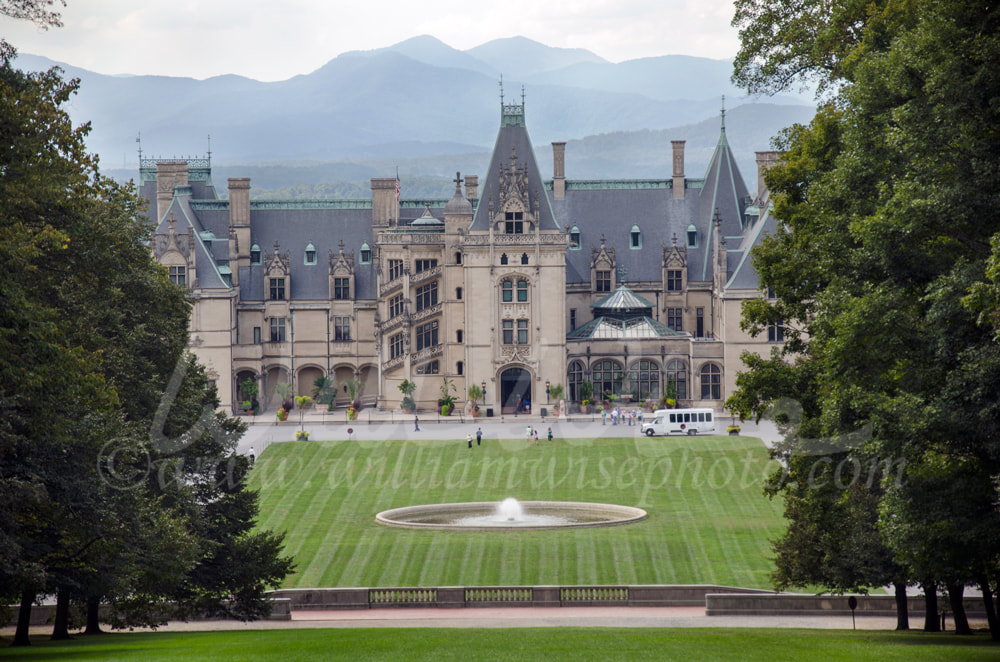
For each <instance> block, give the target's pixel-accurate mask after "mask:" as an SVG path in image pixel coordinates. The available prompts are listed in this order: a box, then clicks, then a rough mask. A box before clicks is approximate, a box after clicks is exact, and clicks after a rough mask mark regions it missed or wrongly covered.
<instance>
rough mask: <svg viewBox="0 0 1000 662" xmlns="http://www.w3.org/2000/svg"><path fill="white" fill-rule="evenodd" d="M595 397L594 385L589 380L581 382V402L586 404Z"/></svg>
mask: <svg viewBox="0 0 1000 662" xmlns="http://www.w3.org/2000/svg"><path fill="white" fill-rule="evenodd" d="M593 398H594V385H593V384H592V383H591V382H590V381H588V380H586V379H585V380H583V381H582V382H580V402H582V403H584V404H586V403H588V402H590V401H591V400H592V399H593Z"/></svg>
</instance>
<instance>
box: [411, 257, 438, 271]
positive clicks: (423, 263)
mask: <svg viewBox="0 0 1000 662" xmlns="http://www.w3.org/2000/svg"><path fill="white" fill-rule="evenodd" d="M437 265H438V261H437V260H417V261H416V273H418V274H419V273H420V272H421V271H427V270H429V269H433V268H434V267H436V266H437Z"/></svg>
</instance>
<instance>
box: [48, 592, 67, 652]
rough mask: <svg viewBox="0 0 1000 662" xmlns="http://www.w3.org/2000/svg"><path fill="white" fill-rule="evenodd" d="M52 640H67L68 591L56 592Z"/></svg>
mask: <svg viewBox="0 0 1000 662" xmlns="http://www.w3.org/2000/svg"><path fill="white" fill-rule="evenodd" d="M52 639H53V640H54V641H55V640H60V639H69V589H65V588H60V589H58V590H57V591H56V621H55V624H54V625H53V626H52Z"/></svg>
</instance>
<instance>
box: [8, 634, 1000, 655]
mask: <svg viewBox="0 0 1000 662" xmlns="http://www.w3.org/2000/svg"><path fill="white" fill-rule="evenodd" d="M33 644H34V645H33V646H31V647H30V648H9V647H3V648H0V659H16V660H59V662H72V661H75V660H88V661H89V660H142V661H143V662H160V661H167V660H199V661H205V660H209V661H211V660H219V661H220V662H221V661H226V662H230V661H233V660H275V659H281V660H297V661H299V660H394V661H395V660H408V661H411V660H416V661H419V660H434V661H435V662H447V661H449V660H456V661H461V662H466V661H467V660H477V661H478V660H484V661H491V660H505V661H516V660H538V659H544V660H546V661H547V662H560V661H561V660H568V661H570V662H580V660H629V661H630V662H632V661H635V660H662V661H665V662H670V661H672V660H684V661H688V660H713V661H720V662H727V661H729V660H741V661H744V662H756V661H758V660H760V661H763V662H781V661H783V660H825V661H829V662H841V661H842V662H869V661H871V662H876V661H877V662H892V661H894V660H899V661H900V662H902V661H906V662H915V661H922V660H934V661H935V662H948V661H950V660H956V661H959V660H961V661H963V662H975V661H977V660H995V659H997V651H998V647H997V646H996V645H995V644H991V643H990V642H989V639H988V638H987V637H986V636H982V635H979V636H976V637H957V636H955V635H953V634H937V635H928V634H922V633H901V632H866V631H857V632H852V631H849V630H833V631H831V630H777V631H776V630H756V629H722V628H705V629H681V630H667V629H652V628H641V629H636V628H632V629H622V628H531V629H524V628H522V629H512V630H506V629H450V628H445V629H317V630H309V629H306V630H298V629H295V630H291V629H288V630H260V631H239V632H236V631H230V632H157V633H130V634H109V635H103V636H100V637H80V638H75V639H74V640H72V641H61V642H52V641H47V640H45V639H42V638H35V639H34V641H33Z"/></svg>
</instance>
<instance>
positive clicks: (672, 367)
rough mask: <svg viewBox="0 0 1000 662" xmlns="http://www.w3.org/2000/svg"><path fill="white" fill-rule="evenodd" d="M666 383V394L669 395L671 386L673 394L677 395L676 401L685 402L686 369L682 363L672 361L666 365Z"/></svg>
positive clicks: (686, 395)
mask: <svg viewBox="0 0 1000 662" xmlns="http://www.w3.org/2000/svg"><path fill="white" fill-rule="evenodd" d="M666 373H667V374H666V375H665V376H666V383H665V386H664V388H665V389H666V392H667V393H668V394H669V393H670V387H671V386H673V388H674V392H675V393H676V395H677V399H678V400H687V397H688V393H687V367H686V366H685V365H684V362H683V361H678V360H677V359H674V360H673V361H670V362H668V363H667V370H666Z"/></svg>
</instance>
